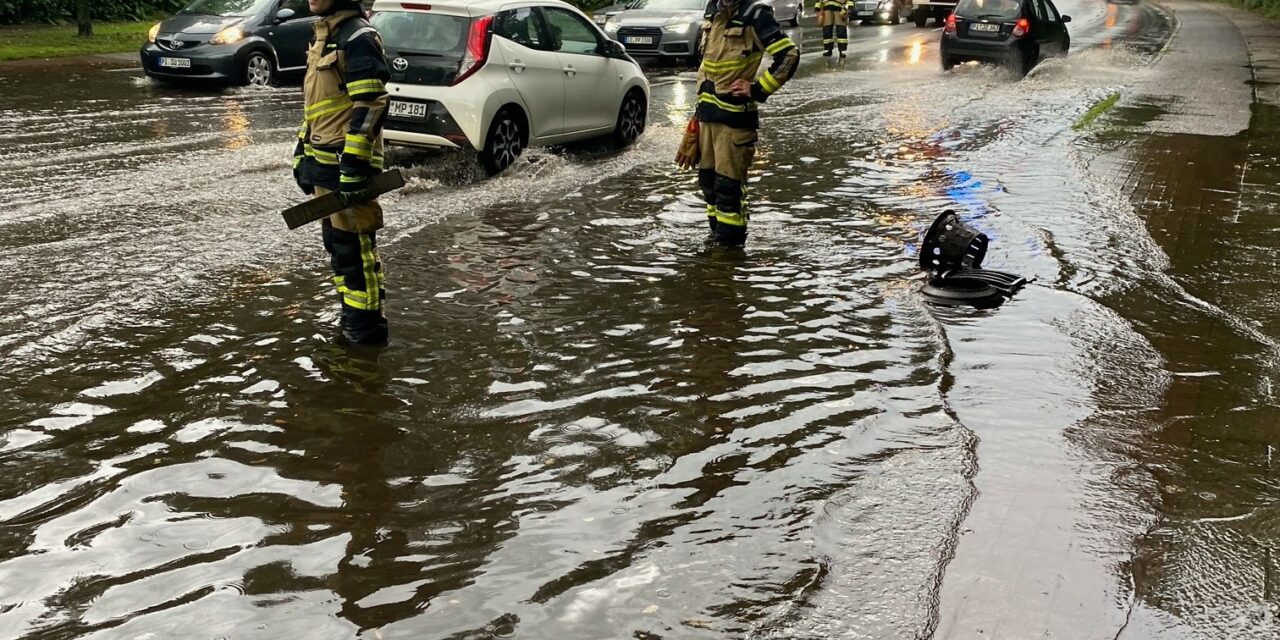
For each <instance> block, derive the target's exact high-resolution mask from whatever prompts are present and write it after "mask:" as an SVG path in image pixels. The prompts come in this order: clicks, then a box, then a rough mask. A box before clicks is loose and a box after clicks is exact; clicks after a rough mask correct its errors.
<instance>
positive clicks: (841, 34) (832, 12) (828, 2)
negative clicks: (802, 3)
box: [813, 0, 849, 58]
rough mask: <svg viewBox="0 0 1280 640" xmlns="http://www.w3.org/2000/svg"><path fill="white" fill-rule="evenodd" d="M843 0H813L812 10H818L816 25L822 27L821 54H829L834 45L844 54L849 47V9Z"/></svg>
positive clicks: (841, 55)
mask: <svg viewBox="0 0 1280 640" xmlns="http://www.w3.org/2000/svg"><path fill="white" fill-rule="evenodd" d="M848 8H849V7H848V5H847V4H846V3H845V0H814V3H813V10H814V11H816V12H818V26H820V27H822V55H823V56H826V57H830V56H831V49H832V47H833V46H834V47H835V48H836V49H838V50H839V51H840V57H841V58H843V57H844V56H845V50H847V49H848V48H849V11H848Z"/></svg>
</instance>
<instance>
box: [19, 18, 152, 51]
mask: <svg viewBox="0 0 1280 640" xmlns="http://www.w3.org/2000/svg"><path fill="white" fill-rule="evenodd" d="M154 24H155V23H154V22H103V23H96V24H94V25H93V36H91V37H88V38H81V37H79V36H77V35H76V26H75V25H74V24H71V25H23V26H18V27H0V60H25V59H28V58H63V57H66V56H84V55H93V54H99V53H124V52H127V51H137V50H138V49H139V48H141V47H142V43H143V42H146V40H147V31H149V30H150V29H151V26H152V25H154Z"/></svg>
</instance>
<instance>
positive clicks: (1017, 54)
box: [1009, 50, 1037, 78]
mask: <svg viewBox="0 0 1280 640" xmlns="http://www.w3.org/2000/svg"><path fill="white" fill-rule="evenodd" d="M1036 58H1037V56H1036V54H1035V52H1034V51H1022V50H1015V51H1014V53H1013V55H1012V59H1010V61H1009V62H1010V64H1009V66H1010V67H1013V71H1014V73H1017V74H1018V77H1019V78H1024V77H1026V75H1027V74H1028V73H1031V69H1032V68H1034V67H1035V66H1036V62H1037V60H1036Z"/></svg>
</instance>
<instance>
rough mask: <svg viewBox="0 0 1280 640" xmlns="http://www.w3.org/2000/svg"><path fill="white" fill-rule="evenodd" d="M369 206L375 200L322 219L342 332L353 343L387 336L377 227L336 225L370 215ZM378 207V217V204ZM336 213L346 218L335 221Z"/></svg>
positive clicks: (319, 192) (320, 189)
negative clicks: (356, 228) (359, 228)
mask: <svg viewBox="0 0 1280 640" xmlns="http://www.w3.org/2000/svg"><path fill="white" fill-rule="evenodd" d="M326 193H329V190H328V189H325V188H323V187H317V188H316V195H324V194H326ZM371 207H378V203H377V202H366V203H363V204H359V205H356V206H355V207H352V208H351V209H347V210H345V211H343V212H340V213H336V214H334V216H333V217H332V218H328V219H325V220H323V221H321V236H322V239H323V240H324V249H325V251H326V252H328V253H329V264H330V265H331V266H332V267H333V283H334V285H335V286H336V287H337V290H338V296H339V298H340V299H341V301H342V333H343V336H344V337H346V338H347V339H348V340H350V341H352V342H356V343H381V342H386V339H387V320H386V318H385V317H384V316H383V314H382V307H383V302H384V301H385V300H386V297H387V293H386V288H385V282H384V277H383V271H382V260H381V258H380V257H379V256H378V237H377V231H373V230H370V231H367V232H364V233H357V232H354V231H347V230H344V229H341V228H339V224H342V223H344V222H349V221H350V220H351V219H352V218H353V217H354V218H363V219H369V218H371V217H372V215H373V214H372V211H371V210H370V208H371ZM378 210H379V215H378V218H379V220H380V219H381V215H380V212H381V208H380V207H378ZM339 216H345V219H343V220H341V221H335V220H334V218H337V217H339ZM335 222H336V223H335ZM343 226H347V225H345V224H343Z"/></svg>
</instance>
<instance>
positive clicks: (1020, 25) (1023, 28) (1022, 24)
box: [1013, 18, 1031, 38]
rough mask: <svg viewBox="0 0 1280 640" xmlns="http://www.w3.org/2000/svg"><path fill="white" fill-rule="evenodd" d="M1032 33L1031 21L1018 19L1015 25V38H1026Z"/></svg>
mask: <svg viewBox="0 0 1280 640" xmlns="http://www.w3.org/2000/svg"><path fill="white" fill-rule="evenodd" d="M1028 33H1031V21H1030V20H1028V19H1026V18H1018V22H1017V24H1015V25H1013V37H1015V38H1025V37H1026V36H1027V34H1028Z"/></svg>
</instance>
